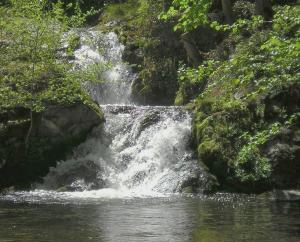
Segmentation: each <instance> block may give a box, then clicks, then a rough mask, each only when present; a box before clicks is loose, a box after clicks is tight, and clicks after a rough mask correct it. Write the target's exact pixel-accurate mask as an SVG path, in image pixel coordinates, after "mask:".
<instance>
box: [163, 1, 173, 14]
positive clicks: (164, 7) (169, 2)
mask: <svg viewBox="0 0 300 242" xmlns="http://www.w3.org/2000/svg"><path fill="white" fill-rule="evenodd" d="M170 6H171V1H170V0H163V12H166V11H168V9H169V7H170Z"/></svg>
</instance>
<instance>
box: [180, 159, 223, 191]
mask: <svg viewBox="0 0 300 242" xmlns="http://www.w3.org/2000/svg"><path fill="white" fill-rule="evenodd" d="M199 165H200V166H199V167H198V168H194V169H193V172H192V174H191V175H190V176H189V179H187V180H186V181H184V182H183V183H182V184H181V188H180V191H181V192H183V193H202V194H209V193H213V192H215V191H216V190H217V188H218V186H219V183H218V181H217V178H216V177H215V176H213V175H212V174H210V173H209V172H208V168H207V167H206V166H205V165H204V164H203V163H202V162H200V164H199Z"/></svg>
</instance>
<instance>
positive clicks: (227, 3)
mask: <svg viewBox="0 0 300 242" xmlns="http://www.w3.org/2000/svg"><path fill="white" fill-rule="evenodd" d="M221 1H222V11H223V14H224V16H225V21H226V23H227V24H230V25H231V24H233V11H232V2H231V0H221Z"/></svg>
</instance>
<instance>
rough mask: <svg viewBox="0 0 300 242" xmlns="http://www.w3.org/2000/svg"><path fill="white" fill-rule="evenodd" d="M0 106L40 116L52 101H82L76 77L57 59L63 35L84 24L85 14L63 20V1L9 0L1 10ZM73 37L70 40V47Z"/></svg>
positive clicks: (70, 69) (85, 96)
mask: <svg viewBox="0 0 300 242" xmlns="http://www.w3.org/2000/svg"><path fill="white" fill-rule="evenodd" d="M0 11H1V13H2V14H3V16H5V17H4V18H2V19H1V20H0V26H1V30H2V31H1V33H0V34H1V35H0V40H1V41H2V42H3V44H1V45H0V63H1V67H0V72H1V76H0V108H1V109H3V108H4V109H10V108H14V107H25V108H28V109H31V110H33V111H36V112H39V111H41V110H42V109H44V108H45V106H47V105H49V104H51V103H73V102H75V101H76V100H77V101H78V100H82V101H84V102H86V100H88V99H89V98H88V95H87V94H86V93H85V92H84V91H83V89H82V87H81V80H82V78H81V77H82V76H83V74H81V75H78V74H76V75H74V72H72V69H73V67H72V65H71V64H69V63H68V61H67V60H66V59H63V58H60V57H59V56H60V53H59V49H61V46H62V39H63V35H64V34H65V33H66V31H68V30H69V28H70V27H73V26H78V24H82V23H83V18H84V16H83V15H82V14H81V13H79V12H78V15H73V16H72V17H68V16H66V14H65V12H64V9H63V7H62V3H61V2H60V1H58V2H57V3H53V4H51V7H50V6H49V4H48V2H47V1H46V0H33V1H26V0H11V7H10V8H1V9H0ZM76 41H78V39H77V40H76V39H74V38H73V39H72V40H71V45H70V48H73V47H75V45H76V43H75V42H76Z"/></svg>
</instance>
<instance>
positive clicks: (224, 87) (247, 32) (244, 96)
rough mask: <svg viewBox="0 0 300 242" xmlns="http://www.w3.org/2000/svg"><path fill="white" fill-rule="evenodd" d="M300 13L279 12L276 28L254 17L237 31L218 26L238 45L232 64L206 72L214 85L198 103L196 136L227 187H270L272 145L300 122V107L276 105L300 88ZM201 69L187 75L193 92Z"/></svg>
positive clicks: (236, 26)
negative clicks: (283, 131) (286, 130)
mask: <svg viewBox="0 0 300 242" xmlns="http://www.w3.org/2000/svg"><path fill="white" fill-rule="evenodd" d="M299 11H300V9H299V7H297V6H294V7H291V6H283V7H277V8H276V12H275V15H274V19H273V20H272V22H271V23H265V22H263V20H262V18H261V17H258V16H254V17H252V18H251V19H247V20H246V19H242V20H237V21H236V23H234V24H233V25H232V26H228V25H222V26H221V25H216V26H220V29H219V30H224V31H227V32H229V33H230V34H229V37H228V38H233V39H235V41H236V42H237V45H236V49H235V51H234V53H233V54H232V55H231V56H230V59H229V60H225V61H221V62H218V64H217V65H214V66H213V68H212V69H208V70H209V71H208V72H204V73H207V74H208V75H206V76H205V78H206V79H207V83H208V84H207V86H206V88H205V89H204V90H202V91H200V92H201V93H200V92H198V97H197V98H196V101H195V102H194V104H193V105H194V106H195V108H196V112H197V116H196V119H195V123H194V125H193V127H194V130H193V134H194V139H195V142H196V143H197V145H198V155H199V159H201V160H202V161H204V162H205V163H206V164H207V165H208V166H209V168H210V169H211V170H212V171H213V173H214V174H216V175H217V176H218V178H219V179H220V180H221V181H222V182H223V184H230V185H231V186H233V185H235V186H240V187H239V189H241V190H243V189H244V190H246V187H247V186H245V184H247V185H250V186H251V189H255V187H256V189H257V190H259V188H258V186H259V185H258V184H260V185H261V184H263V185H264V186H268V185H267V184H269V182H270V178H271V176H272V172H273V164H272V162H271V161H272V160H271V158H270V156H269V155H268V153H267V152H266V145H267V144H270V142H271V141H272V140H273V139H275V138H276V137H277V136H278V135H280V132H281V130H282V128H283V127H285V128H287V127H288V128H292V127H293V126H295V125H296V123H297V122H299V119H298V113H299V105H298V104H296V103H295V104H294V103H293V104H289V103H287V102H286V101H283V100H282V101H281V103H280V105H279V106H278V107H277V106H276V105H273V104H271V103H272V102H273V101H271V100H273V99H274V100H275V99H276V100H277V102H278V98H279V97H280V98H281V99H282V98H284V95H286V94H284V93H286V92H288V91H287V90H290V89H292V88H293V87H299V84H300V83H299V81H300V76H299V69H300V65H299V59H300V45H299V33H300V32H299V21H300V17H299V16H300V12H299ZM201 68H203V67H201ZM204 68H207V67H204ZM196 70H197V69H189V70H188V72H187V74H186V76H187V77H188V78H189V81H185V83H186V84H188V86H189V88H191V87H193V83H195V80H197V78H195V77H197V75H196V73H197V72H196ZM192 73H193V74H192ZM183 80H184V78H183ZM179 82H182V80H179ZM274 102H275V101H274ZM272 105H273V106H272ZM277 105H278V104H277ZM270 106H271V107H270ZM270 110H273V111H270ZM243 186H245V188H243ZM264 186H261V187H260V189H262V190H263V189H264V188H263V187H264ZM248 188H249V187H248Z"/></svg>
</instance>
